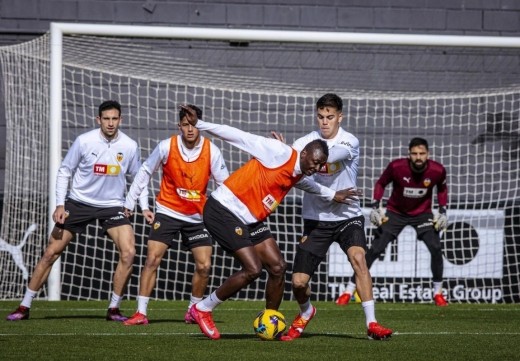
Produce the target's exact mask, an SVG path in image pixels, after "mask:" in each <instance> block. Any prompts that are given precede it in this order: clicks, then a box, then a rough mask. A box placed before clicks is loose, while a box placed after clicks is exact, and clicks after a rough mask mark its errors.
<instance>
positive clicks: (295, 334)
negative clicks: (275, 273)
mask: <svg viewBox="0 0 520 361" xmlns="http://www.w3.org/2000/svg"><path fill="white" fill-rule="evenodd" d="M321 261H322V258H321V257H317V256H316V255H314V254H312V253H310V252H309V251H307V250H305V249H303V248H301V247H300V245H298V248H297V249H296V256H295V257H294V261H293V274H292V278H291V282H292V291H293V295H294V298H295V299H296V302H298V307H299V308H300V312H298V314H297V315H296V317H295V318H294V320H293V322H292V323H291V326H290V327H289V330H288V331H287V334H286V335H283V336H282V337H281V340H282V341H292V340H294V339H296V338H299V337H300V336H301V335H302V333H303V331H304V330H305V328H306V327H307V325H308V324H309V322H310V321H311V320H312V318H313V317H314V315H315V314H316V308H315V307H314V306H313V305H311V302H310V296H311V288H310V285H309V282H310V279H311V277H312V275H313V274H314V272H315V271H316V269H317V268H318V266H319V264H320V263H321Z"/></svg>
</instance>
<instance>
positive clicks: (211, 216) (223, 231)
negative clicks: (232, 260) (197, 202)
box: [203, 197, 273, 253]
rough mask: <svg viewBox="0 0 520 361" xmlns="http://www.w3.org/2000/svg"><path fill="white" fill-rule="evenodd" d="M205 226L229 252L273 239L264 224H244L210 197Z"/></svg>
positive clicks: (204, 216)
mask: <svg viewBox="0 0 520 361" xmlns="http://www.w3.org/2000/svg"><path fill="white" fill-rule="evenodd" d="M203 218H204V225H205V226H206V228H207V229H208V231H209V232H210V233H211V235H212V237H213V239H214V240H215V241H216V242H217V243H218V244H219V245H220V247H222V248H223V249H224V250H226V251H227V252H232V253H234V252H235V251H238V250H239V249H240V248H244V247H250V246H255V245H257V244H259V243H262V242H263V241H265V240H266V239H268V238H273V235H272V234H271V231H270V230H269V227H267V226H266V225H265V224H264V223H263V222H257V223H253V224H244V222H242V221H241V220H240V219H238V218H237V217H235V215H234V214H233V213H231V212H229V211H228V210H227V208H226V207H224V206H223V205H222V204H220V202H219V201H217V200H216V199H215V198H212V197H208V200H207V202H206V205H205V206H204V211H203Z"/></svg>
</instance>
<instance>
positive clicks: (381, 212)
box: [369, 201, 388, 227]
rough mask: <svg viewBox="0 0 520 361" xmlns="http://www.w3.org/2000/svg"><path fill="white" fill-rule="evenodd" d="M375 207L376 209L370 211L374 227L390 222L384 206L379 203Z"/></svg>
mask: <svg viewBox="0 0 520 361" xmlns="http://www.w3.org/2000/svg"><path fill="white" fill-rule="evenodd" d="M373 207H374V208H372V211H370V217H369V218H370V222H371V223H372V224H373V225H374V226H376V227H379V226H381V225H382V224H383V223H385V222H387V221H388V217H387V216H386V214H385V209H384V208H383V205H382V204H381V203H380V202H379V201H377V202H375V203H374V205H373Z"/></svg>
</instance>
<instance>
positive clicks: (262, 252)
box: [254, 237, 287, 310]
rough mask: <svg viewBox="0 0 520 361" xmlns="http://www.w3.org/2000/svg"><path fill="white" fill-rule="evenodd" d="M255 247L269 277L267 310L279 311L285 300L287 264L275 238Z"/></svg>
mask: <svg viewBox="0 0 520 361" xmlns="http://www.w3.org/2000/svg"><path fill="white" fill-rule="evenodd" d="M254 247H255V252H256V254H257V255H258V257H260V261H261V262H262V265H263V267H264V268H265V269H266V271H267V273H268V275H269V277H268V279H267V284H266V287H265V308H266V309H272V310H278V308H279V307H280V304H281V303H282V298H283V292H284V283H285V271H286V270H287V264H286V263H285V260H284V259H283V256H282V252H280V248H279V247H278V244H277V243H276V241H275V240H274V238H272V237H270V238H268V239H266V240H264V241H263V242H261V243H258V244H255V246H254Z"/></svg>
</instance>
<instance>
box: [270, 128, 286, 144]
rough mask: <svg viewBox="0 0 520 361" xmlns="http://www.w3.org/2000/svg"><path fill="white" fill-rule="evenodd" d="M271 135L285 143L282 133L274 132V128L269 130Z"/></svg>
mask: <svg viewBox="0 0 520 361" xmlns="http://www.w3.org/2000/svg"><path fill="white" fill-rule="evenodd" d="M271 137H273V138H274V139H277V140H279V141H280V142H282V143H285V138H284V136H283V134H282V133H278V132H276V131H274V130H271Z"/></svg>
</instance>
